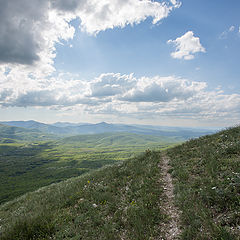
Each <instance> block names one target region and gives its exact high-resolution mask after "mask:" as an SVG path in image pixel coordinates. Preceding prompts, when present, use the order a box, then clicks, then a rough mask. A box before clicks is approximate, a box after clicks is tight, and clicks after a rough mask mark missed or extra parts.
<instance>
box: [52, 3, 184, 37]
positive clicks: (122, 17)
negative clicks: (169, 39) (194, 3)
mask: <svg viewBox="0 0 240 240" xmlns="http://www.w3.org/2000/svg"><path fill="white" fill-rule="evenodd" d="M170 2H171V4H170V3H168V2H166V1H163V2H157V1H152V0H101V1H99V0H80V1H76V0H72V1H69V2H68V3H66V1H65V0H55V1H53V2H52V6H53V7H54V8H56V9H58V10H61V11H63V12H65V11H71V12H74V15H75V16H76V17H78V18H79V19H80V20H81V28H82V30H84V31H86V32H87V33H89V34H97V33H99V32H100V31H105V30H106V29H112V28H114V27H125V26H126V25H128V24H131V25H133V24H138V23H140V22H142V21H144V20H145V19H146V18H147V17H152V18H153V24H156V23H158V22H159V21H161V20H162V19H163V18H166V17H167V16H168V15H169V13H170V12H171V11H172V10H173V9H174V8H178V7H180V5H181V4H180V3H179V2H178V1H176V0H175V1H170Z"/></svg>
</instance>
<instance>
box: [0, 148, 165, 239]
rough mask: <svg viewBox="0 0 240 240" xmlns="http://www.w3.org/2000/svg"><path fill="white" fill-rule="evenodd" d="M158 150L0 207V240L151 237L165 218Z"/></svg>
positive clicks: (157, 233)
mask: <svg viewBox="0 0 240 240" xmlns="http://www.w3.org/2000/svg"><path fill="white" fill-rule="evenodd" d="M159 161H160V154H159V153H158V152H152V153H150V152H147V153H145V154H143V155H142V156H139V157H138V158H134V159H132V160H128V161H125V162H123V163H121V164H115V165H113V166H111V167H105V168H103V169H101V170H98V171H95V172H93V173H92V174H86V175H83V176H81V177H78V178H73V179H69V180H67V181H65V182H62V183H59V184H54V185H50V186H48V187H44V188H42V189H40V190H38V191H37V192H33V193H28V194H26V195H24V196H22V197H20V198H19V199H16V200H14V201H11V202H8V203H6V204H4V205H2V206H1V207H0V215H1V222H0V225H1V231H2V235H0V236H1V237H0V239H1V240H6V239H14V240H18V239H19V240H20V239H21V240H24V239H29V240H30V239H86V240H87V239H106V240H108V239H122V238H124V239H136V240H141V239H142V240H145V239H154V237H157V236H160V235H161V236H164V229H160V228H159V225H160V223H161V222H166V221H167V216H166V215H164V214H163V212H162V211H161V209H160V208H159V206H160V205H161V200H160V199H164V196H163V189H162V183H161V180H160V179H161V172H160V169H159V168H158V164H159Z"/></svg>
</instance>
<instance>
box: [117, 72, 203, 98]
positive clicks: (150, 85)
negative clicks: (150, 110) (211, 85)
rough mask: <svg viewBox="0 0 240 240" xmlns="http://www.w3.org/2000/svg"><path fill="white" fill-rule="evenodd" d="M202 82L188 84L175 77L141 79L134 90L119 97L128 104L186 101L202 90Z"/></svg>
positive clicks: (188, 82)
mask: <svg viewBox="0 0 240 240" xmlns="http://www.w3.org/2000/svg"><path fill="white" fill-rule="evenodd" d="M205 87H206V83H204V82H201V83H200V82H190V81H188V80H184V79H181V78H179V79H178V78H176V77H165V78H164V77H159V76H157V77H154V78H146V77H144V78H141V79H139V80H138V81H137V82H136V85H135V87H134V88H132V89H130V90H129V91H128V92H127V93H125V94H124V96H123V97H121V100H125V101H129V102H169V101H172V100H186V99H188V98H190V97H192V96H193V95H194V94H196V92H198V91H200V90H201V89H204V88H205Z"/></svg>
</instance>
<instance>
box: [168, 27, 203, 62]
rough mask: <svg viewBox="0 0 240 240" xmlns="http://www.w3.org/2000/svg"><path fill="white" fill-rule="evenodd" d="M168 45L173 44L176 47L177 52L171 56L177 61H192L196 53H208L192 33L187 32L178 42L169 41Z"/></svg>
mask: <svg viewBox="0 0 240 240" xmlns="http://www.w3.org/2000/svg"><path fill="white" fill-rule="evenodd" d="M167 43H168V44H171V43H172V44H174V45H175V46H176V51H175V52H173V53H171V56H172V57H173V58H177V59H184V60H192V59H194V57H195V56H194V54H195V53H198V52H206V50H205V48H204V47H203V46H202V45H201V43H200V39H199V38H198V37H194V33H193V32H192V31H188V32H186V33H185V34H184V35H183V36H181V37H179V38H177V39H176V40H168V42H167Z"/></svg>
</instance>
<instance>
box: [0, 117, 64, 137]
mask: <svg viewBox="0 0 240 240" xmlns="http://www.w3.org/2000/svg"><path fill="white" fill-rule="evenodd" d="M0 123H1V124H4V125H8V126H13V127H21V128H26V129H34V130H38V131H40V132H44V133H49V134H67V130H65V129H64V128H58V127H55V126H52V125H50V124H45V123H40V122H36V121H33V120H30V121H9V122H0Z"/></svg>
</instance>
